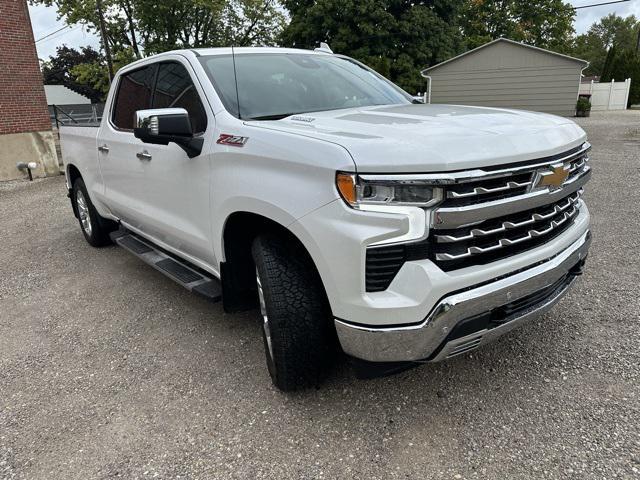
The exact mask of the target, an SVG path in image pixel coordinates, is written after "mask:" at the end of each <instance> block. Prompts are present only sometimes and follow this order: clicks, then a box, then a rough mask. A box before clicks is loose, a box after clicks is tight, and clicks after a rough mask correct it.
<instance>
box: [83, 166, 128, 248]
mask: <svg viewBox="0 0 640 480" xmlns="http://www.w3.org/2000/svg"><path fill="white" fill-rule="evenodd" d="M73 202H74V207H75V209H76V213H77V215H78V222H79V223H80V229H81V230H82V234H83V235H84V238H85V239H86V240H87V242H88V243H89V245H91V246H93V247H103V246H105V245H109V244H110V243H111V238H109V233H111V232H112V231H114V230H115V229H116V228H117V224H116V223H115V222H113V221H111V220H107V219H106V218H102V217H101V216H100V215H99V214H98V212H97V211H96V209H95V207H94V206H93V203H91V199H90V198H89V193H88V192H87V187H86V186H85V184H84V181H83V180H82V178H78V179H77V180H76V181H75V182H74V183H73Z"/></svg>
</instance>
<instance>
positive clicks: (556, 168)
mask: <svg viewBox="0 0 640 480" xmlns="http://www.w3.org/2000/svg"><path fill="white" fill-rule="evenodd" d="M568 177H569V165H562V164H560V165H551V169H550V170H539V171H538V174H537V178H536V182H535V188H541V187H549V190H557V189H558V188H560V187H562V185H563V184H564V182H565V181H566V180H567V178H568Z"/></svg>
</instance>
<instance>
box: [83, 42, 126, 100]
mask: <svg viewBox="0 0 640 480" xmlns="http://www.w3.org/2000/svg"><path fill="white" fill-rule="evenodd" d="M135 59H136V58H135V55H134V53H133V51H132V50H131V49H122V50H118V51H116V53H115V54H114V56H113V68H114V70H118V69H119V68H122V67H124V66H125V65H127V64H129V63H131V62H133V61H134V60H135ZM70 73H71V75H72V76H73V77H74V78H75V79H76V81H77V82H79V83H84V84H87V85H91V86H92V88H94V89H95V90H96V91H97V92H98V93H99V101H101V102H103V101H104V100H105V99H106V96H107V93H108V92H109V74H108V70H107V63H106V60H105V58H104V57H103V56H101V57H100V59H99V60H96V61H94V62H90V63H81V64H78V65H75V66H74V67H73V68H71V71H70Z"/></svg>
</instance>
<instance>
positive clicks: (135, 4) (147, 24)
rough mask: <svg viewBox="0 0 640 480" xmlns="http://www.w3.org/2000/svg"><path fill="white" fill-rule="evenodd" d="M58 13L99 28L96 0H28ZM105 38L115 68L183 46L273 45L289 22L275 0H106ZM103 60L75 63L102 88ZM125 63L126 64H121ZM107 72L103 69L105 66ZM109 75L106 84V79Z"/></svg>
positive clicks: (80, 74) (79, 74) (78, 75)
mask: <svg viewBox="0 0 640 480" xmlns="http://www.w3.org/2000/svg"><path fill="white" fill-rule="evenodd" d="M30 1H31V2H32V3H40V4H44V5H48V6H52V5H53V6H55V7H56V9H57V12H58V16H59V18H64V19H65V21H66V22H67V23H68V24H75V23H80V24H83V25H85V26H86V27H87V29H88V30H89V31H92V32H95V33H97V32H98V31H99V17H98V13H97V8H96V0H30ZM101 3H102V11H103V17H104V22H105V41H106V42H107V43H108V45H109V47H110V50H111V52H112V57H113V63H114V64H115V68H116V69H117V68H118V67H121V66H124V65H126V63H128V62H130V61H133V60H135V59H137V58H142V57H143V56H145V55H151V54H155V53H160V52H164V51H167V50H173V49H179V48H197V47H219V46H229V45H236V46H248V45H274V44H275V42H276V39H277V37H278V36H279V34H280V32H281V31H282V28H283V26H284V23H285V16H284V14H283V12H282V11H281V8H280V6H279V5H278V4H277V0H102V2H101ZM103 60H104V59H99V60H98V59H96V60H95V61H92V62H90V63H86V64H83V65H77V66H76V67H74V68H73V71H74V72H75V75H76V78H81V79H82V81H86V82H90V83H91V82H92V83H91V84H92V85H93V86H94V88H95V89H96V90H98V91H105V88H107V87H106V85H108V77H107V74H106V71H107V67H106V65H105V64H104V61H103ZM123 62H125V63H123ZM103 68H104V70H105V73H104V74H102V73H101V69H103ZM105 79H106V82H107V83H106V84H105Z"/></svg>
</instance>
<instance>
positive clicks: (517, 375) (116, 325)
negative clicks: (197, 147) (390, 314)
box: [0, 112, 640, 479]
mask: <svg viewBox="0 0 640 480" xmlns="http://www.w3.org/2000/svg"><path fill="white" fill-rule="evenodd" d="M580 123H581V124H583V125H584V127H585V128H586V130H587V131H588V133H589V135H590V140H591V142H592V143H593V145H594V149H593V155H592V165H593V168H594V177H593V180H592V181H591V183H590V184H589V185H588V188H587V193H586V199H587V201H588V203H589V208H590V210H591V213H592V216H593V232H594V241H593V245H592V250H591V255H590V258H589V261H588V262H587V271H586V274H585V275H584V277H583V278H582V279H580V280H579V281H578V282H577V284H576V287H575V288H574V289H573V290H572V291H571V293H570V294H569V295H567V296H566V297H565V298H564V300H563V301H562V302H561V303H560V304H559V305H558V306H556V307H555V309H553V310H552V311H551V312H550V313H549V314H547V315H545V316H544V317H542V318H540V319H539V320H538V321H536V322H534V323H531V324H529V325H527V326H525V327H523V328H522V329H520V330H518V331H517V332H515V333H513V334H511V335H510V336H507V337H505V338H503V339H501V340H500V341H498V342H497V343H495V344H492V345H490V346H488V347H486V348H484V349H482V350H480V351H477V352H475V353H472V354H468V355H466V356H464V357H460V358H457V359H454V360H451V361H449V362H447V363H442V364H437V365H426V366H423V367H421V368H418V369H414V370H411V371H408V372H405V373H403V374H400V375H397V376H393V377H388V378H384V379H378V380H371V381H358V380H356V379H354V378H353V376H352V373H351V371H350V369H349V367H348V366H347V365H342V366H340V367H338V369H337V371H336V372H335V373H334V374H333V375H332V377H331V378H330V379H329V380H328V381H327V382H326V383H325V384H324V385H323V386H322V388H321V389H319V390H311V391H306V392H301V393H296V394H282V393H280V392H278V391H277V390H275V389H274V388H273V387H272V386H271V382H270V380H269V376H268V374H267V371H266V368H265V362H264V353H263V346H262V341H261V338H260V325H259V321H258V314H257V312H249V313H247V314H240V315H227V314H225V313H223V311H222V307H221V305H220V304H213V305H212V304H210V303H207V302H206V301H205V300H203V299H201V298H199V297H197V296H194V295H191V294H189V293H188V292H187V291H186V290H183V289H182V288H181V287H180V286H178V285H176V284H174V283H172V282H171V281H170V280H168V279H167V278H166V277H164V276H162V275H160V274H159V273H157V272H156V271H155V270H153V269H151V268H150V267H147V266H145V265H144V264H143V263H142V262H140V261H139V260H137V259H136V258H134V257H133V256H131V255H130V254H128V253H126V252H125V251H124V250H121V249H119V248H116V247H109V248H104V249H100V250H97V249H93V248H91V247H89V246H88V245H87V244H86V243H85V241H84V239H83V237H82V235H81V233H80V229H79V227H78V225H77V223H76V220H75V219H74V218H73V215H72V213H71V209H70V206H69V201H68V199H67V198H66V196H65V190H64V181H63V178H61V177H60V178H51V179H46V180H38V181H35V182H33V183H28V182H13V183H5V184H0V245H1V246H2V248H0V267H1V269H2V275H1V276H0V478H2V479H13V478H16V479H22V478H29V479H32V478H33V479H71V478H73V479H93V478H105V479H106V478H109V479H110V478H118V477H121V478H127V479H130V478H141V479H142V478H162V479H170V478H171V479H174V478H183V479H196V478H199V479H207V478H219V479H254V478H258V479H259V478H269V479H272V478H273V479H289V478H293V479H316V478H318V479H319V478H331V479H333V478H336V479H351V478H353V479H393V478H398V479H461V478H464V479H475V478H478V479H485V478H490V479H504V478H531V479H538V478H575V479H592V478H593V479H604V478H606V479H613V478H620V479H629V478H640V368H639V365H640V328H639V327H640V301H639V299H638V289H639V285H640V262H639V260H638V259H639V256H638V252H640V235H639V233H638V222H639V219H640V182H639V180H638V179H639V178H640V112H624V113H617V114H613V113H610V114H606V115H605V114H593V116H592V117H591V118H589V119H584V120H581V122H580Z"/></svg>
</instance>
